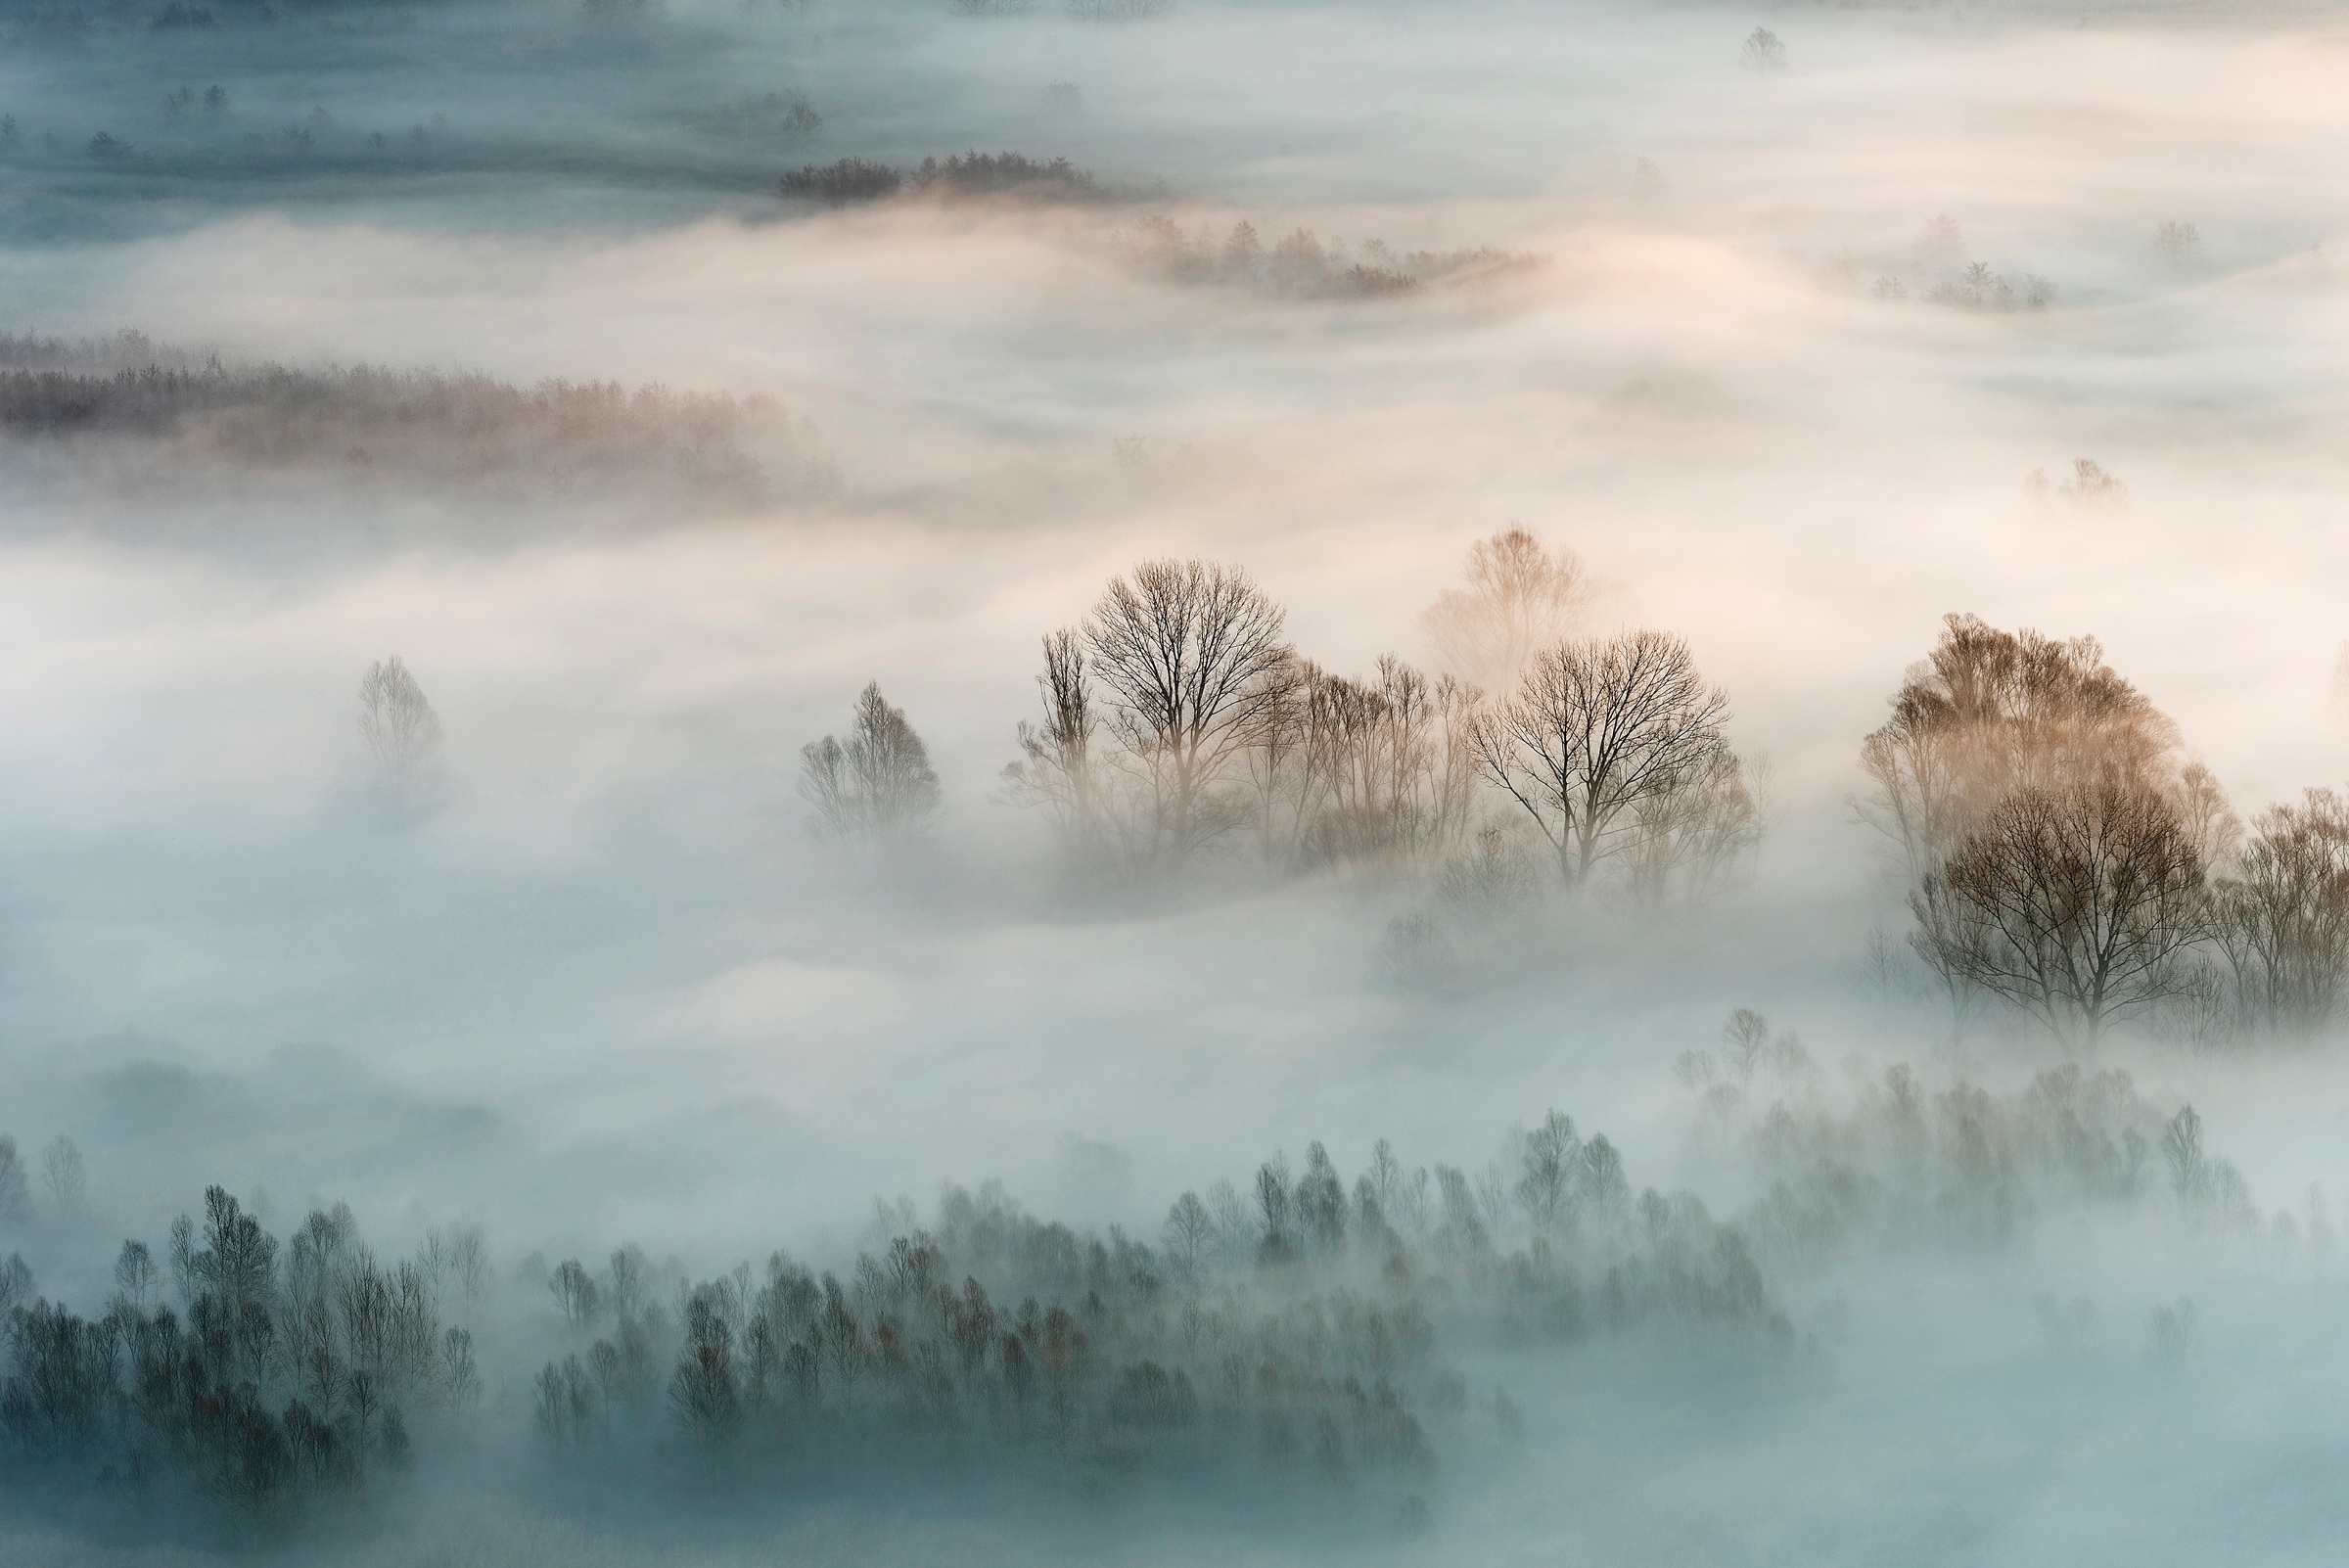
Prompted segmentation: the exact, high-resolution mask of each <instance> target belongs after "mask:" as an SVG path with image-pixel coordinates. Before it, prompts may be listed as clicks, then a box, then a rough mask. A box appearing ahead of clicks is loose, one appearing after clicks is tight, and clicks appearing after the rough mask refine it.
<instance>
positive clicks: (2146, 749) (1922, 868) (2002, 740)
mask: <svg viewBox="0 0 2349 1568" xmlns="http://www.w3.org/2000/svg"><path fill="white" fill-rule="evenodd" d="M2177 749H2178V731H2177V726H2176V725H2174V724H2172V723H2171V722H2170V720H2169V719H2168V718H2166V717H2164V716H2163V715H2161V714H2160V713H2159V712H2158V711H2157V710H2156V709H2155V708H2154V707H2153V705H2152V703H2151V702H2149V701H2147V700H2146V698H2145V697H2144V695H2143V694H2142V693H2141V692H2139V691H2138V690H2137V688H2136V687H2134V686H2132V685H2130V684H2129V682H2128V681H2126V680H2124V679H2122V678H2121V676H2120V675H2118V674H2116V673H2115V672H2114V671H2113V670H2112V669H2111V668H2110V667H2109V666H2107V665H2106V664H2105V663H2104V654H2103V650H2102V649H2101V648H2100V647H2099V646H2098V645H2097V643H2096V639H2095V638H2094V637H2075V638H2072V639H2071V640H2069V641H2063V642H2059V641H2057V640H2055V639H2054V638H2051V637H2046V636H2042V635H2041V634H2040V633H2038V632H2036V631H2031V630H2028V629H2026V630H2024V631H2022V632H2019V633H2016V632H2007V631H2001V630H1999V629H1998V628H1997V627H1995V626H1992V625H1989V624H1987V623H1984V622H1983V621H1982V620H1981V619H1980V618H1979V617H1976V616H1960V615H1952V616H1948V617H1945V618H1944V619H1943V623H1942V635H1941V641H1940V642H1939V643H1938V644H1937V645H1936V646H1935V647H1934V649H1933V652H1932V653H1931V655H1929V656H1928V657H1927V659H1926V660H1925V661H1924V663H1922V664H1920V665H1918V666H1916V667H1915V668H1913V669H1911V670H1910V671H1909V674H1908V677H1907V679H1906V680H1904V681H1903V682H1902V685H1901V689H1900V690H1899V691H1898V692H1896V693H1894V695H1893V699H1892V717H1891V719H1890V720H1889V721H1887V722H1886V723H1885V724H1884V725H1883V727H1881V728H1880V729H1878V730H1876V731H1875V732H1874V733H1873V734H1871V735H1869V736H1868V737H1867V739H1866V740H1865V742H1863V743H1862V746H1861V750H1860V764H1861V766H1862V768H1863V769H1864V770H1865V772H1866V773H1867V776H1868V778H1869V779H1870V780H1871V781H1872V782H1873V784H1874V785H1875V790H1874V793H1873V794H1872V795H1871V796H1870V797H1869V798H1868V799H1867V800H1865V801H1863V802H1861V803H1860V810H1861V815H1862V816H1863V818H1864V819H1865V820H1866V821H1868V822H1869V823H1871V824H1872V825H1874V826H1875V827H1877V828H1878V829H1879V830H1881V831H1882V832H1884V833H1885V834H1886V835H1888V836H1889V837H1891V838H1893V839H1895V840H1897V841H1898V842H1899V843H1900V845H1901V848H1902V851H1903V853H1904V854H1905V855H1906V857H1907V860H1908V864H1909V869H1910V874H1911V878H1912V879H1914V878H1919V877H1922V876H1923V875H1925V874H1926V873H1928V872H1931V871H1933V870H1934V869H1936V868H1937V867H1939V865H1940V864H1941V863H1942V861H1943V860H1945V859H1946V858H1948V856H1949V855H1950V854H1951V853H1953V852H1954V851H1955V850H1956V849H1957V845H1958V843H1959V842H1960V841H1961V840H1963V839H1964V838H1965V836H1966V835H1967V834H1968V833H1970V832H1972V831H1973V829H1974V828H1975V827H1976V826H1977V825H1978V824H1979V823H1980V822H1981V821H1982V820H1983V819H1984V818H1985V817H1986V816H1987V815H1988V813H1989V812H1990V811H1991V810H1992V809H1993V808H1994V807H1996V806H1997V805H1998V804H1999V803H2000V802H2001V801H2003V800H2004V799H2005V798H2006V796H2007V795H2009V794H2010V793H2012V792H2013V791H2015V790H2018V789H2022V788H2025V787H2029V786H2035V785H2036V786H2044V787H2052V786H2055V785H2058V784H2060V783H2062V782H2063V781H2065V780H2068V779H2073V778H2078V777H2081V776H2083V775H2085V774H2090V773H2096V772H2103V771H2108V770H2110V771H2117V772H2118V773H2119V774H2121V775H2122V776H2134V777H2149V776H2153V775H2155V774H2159V773H2162V772H2166V771H2168V770H2171V769H2172V768H2174V767H2175V765H2176V764H2175V758H2176V753H2177Z"/></svg>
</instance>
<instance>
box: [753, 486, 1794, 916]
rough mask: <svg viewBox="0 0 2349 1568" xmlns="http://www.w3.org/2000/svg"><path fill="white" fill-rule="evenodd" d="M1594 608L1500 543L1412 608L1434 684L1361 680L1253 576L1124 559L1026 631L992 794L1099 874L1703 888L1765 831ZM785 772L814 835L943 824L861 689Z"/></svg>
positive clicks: (1671, 688) (1697, 709) (1526, 554)
mask: <svg viewBox="0 0 2349 1568" xmlns="http://www.w3.org/2000/svg"><path fill="white" fill-rule="evenodd" d="M1588 599H1589V579H1588V576H1587V574H1586V573H1585V572H1584V570H1583V567H1582V565H1581V563H1580V562H1579V561H1577V560H1576V559H1575V558H1574V557H1573V556H1572V555H1570V554H1564V553H1557V554H1553V553H1552V552H1550V551H1549V550H1547V549H1545V548H1544V547H1543V545H1542V544H1541V542H1540V541H1539V540H1537V539H1536V538H1535V537H1534V536H1533V535H1532V534H1531V533H1528V532H1527V531H1526V530H1523V529H1520V528H1514V527H1512V528H1510V529H1507V530H1502V531H1501V532H1500V533H1497V534H1496V535H1494V536H1493V537H1492V538H1490V539H1486V540H1483V541H1480V542H1479V543H1478V544H1477V545H1476V546H1475V547H1474V549H1472V550H1471V551H1470V553H1469V558H1468V580H1467V584H1466V585H1465V586H1464V587H1462V588H1457V589H1451V590H1448V591H1446V592H1445V593H1444V594H1443V595H1442V596H1441V597H1440V598H1439V599H1438V600H1437V602H1436V604H1435V605H1434V606H1433V607H1432V608H1431V609H1430V610H1429V612H1428V613H1427V615H1426V616H1425V617H1424V618H1423V627H1424V629H1425V631H1426V633H1427V637H1428V641H1429V644H1430V646H1431V648H1432V649H1433V650H1434V652H1435V653H1436V655H1437V657H1438V658H1439V659H1440V660H1441V661H1442V662H1443V664H1444V665H1445V667H1446V669H1444V671H1443V672H1441V673H1437V674H1429V673H1426V672H1423V671H1421V670H1419V669H1415V668H1413V667H1411V666H1410V665H1408V664H1405V662H1404V661H1403V660H1402V659H1400V658H1399V657H1396V656H1394V655H1388V656H1386V657H1384V658H1382V659H1381V660H1380V661H1379V662H1378V666H1377V669H1376V671H1375V672H1374V673H1373V674H1372V675H1370V676H1369V677H1368V678H1364V679H1357V678H1353V677H1349V676H1345V675H1340V674H1336V673H1333V672H1331V671H1329V670H1326V669H1322V668H1321V667H1319V666H1318V665H1316V664H1314V663H1313V661H1311V660H1309V659H1306V658H1304V657H1303V656H1301V655H1300V654H1299V653H1298V652H1297V650H1296V649H1295V648H1294V647H1293V646H1291V644H1290V643H1289V642H1288V641H1287V639H1286V637H1285V635H1284V626H1285V623H1286V613H1285V612H1284V611H1283V610H1282V609H1281V607H1280V606H1279V605H1278V604H1276V603H1274V602H1273V600H1272V599H1271V598H1270V597H1269V596H1268V595H1267V594H1266V593H1265V591H1264V590H1263V589H1262V588H1260V587H1259V586H1258V585H1257V584H1256V582H1255V581H1254V579H1253V578H1251V577H1250V576H1249V575H1248V574H1247V573H1246V572H1245V571H1243V570H1241V569H1239V568H1237V567H1230V566H1223V565H1218V564H1214V563H1209V562H1203V561H1195V560H1163V561H1149V562H1144V563H1143V564H1141V565H1140V566H1137V567H1136V568H1134V569H1133V571H1132V572H1131V573H1129V574H1128V575H1126V576H1119V577H1116V578H1114V579H1112V580H1111V582H1110V584H1109V586H1108V588H1107V589H1106V590H1105V591H1104V592H1103V594H1102V596H1101V598H1100V600H1099V602H1098V603H1097V604H1096V605H1095V606H1094V607H1093V611H1092V613H1091V615H1089V616H1088V617H1087V618H1086V619H1085V620H1084V621H1083V622H1082V623H1079V624H1077V625H1074V626H1068V627H1064V628H1062V629H1061V630H1058V631H1055V632H1053V633H1051V634H1050V635H1049V636H1047V637H1045V638H1044V639H1043V666H1044V668H1043V670H1042V673H1041V674H1039V675H1038V676H1037V679H1036V687H1037V690H1038V693H1039V694H1040V696H1041V698H1042V708H1043V712H1042V716H1041V721H1040V722H1036V723H1023V724H1022V725H1021V726H1020V728H1019V745H1020V752H1021V756H1020V758H1019V759H1018V760H1017V761H1013V762H1012V763H1010V764H1009V765H1008V766H1007V767H1005V768H1004V770H1003V773H1002V783H1001V788H1000V791H999V793H998V797H997V798H998V799H999V800H1001V801H1004V802H1006V803H1008V804H1011V805H1014V806H1018V807H1028V808H1032V809H1035V810H1036V811H1038V812H1040V813H1041V814H1042V815H1043V816H1044V817H1045V819H1046V820H1047V822H1048V823H1049V826H1050V829H1051V831H1052V833H1053V835H1054V837H1055V840H1056V841H1057V843H1058V846H1059V849H1060V851H1061V853H1062V855H1063V858H1064V860H1065V862H1066V864H1067V865H1068V866H1069V867H1070V868H1071V869H1072V870H1074V871H1077V872H1079V873H1081V874H1084V875H1089V876H1098V877H1102V878H1106V879H1109V880H1113V881H1127V882H1140V881H1146V880H1150V879H1154V878H1162V877H1167V876H1171V875H1174V874H1176V873H1179V872H1180V871H1181V870H1183V869H1184V868H1185V867H1187V866H1190V865H1194V864H1196V863H1198V862H1201V861H1204V860H1208V859H1212V858H1216V857H1220V856H1244V857H1247V858H1250V859H1253V860H1255V861H1257V862H1258V863H1260V864H1261V865H1263V866H1265V867H1267V869H1270V870H1272V871H1275V872H1278V873H1284V874H1293V873H1299V872H1305V871H1310V870H1315V869H1319V868H1326V867H1346V868H1352V869H1357V870H1367V871H1396V870H1401V871H1409V872H1416V873H1420V874H1424V875H1425V876H1427V877H1428V878H1429V879H1430V880H1431V881H1432V883H1433V885H1434V886H1435V888H1436V890H1437V892H1438V895H1439V897H1440V898H1441V899H1442V900H1443V903H1444V905H1445V907H1446V910H1447V912H1448V913H1449V914H1451V915H1452V916H1455V917H1457V918H1460V919H1464V920H1470V921H1473V920H1477V919H1483V918H1487V917H1489V916H1492V915H1495V914H1497V913H1500V912H1503V911H1505V910H1506V909H1507V908H1510V907H1513V906H1514V905H1515V904H1516V903H1517V902H1518V901H1520V900H1521V899H1524V898H1525V897H1527V896H1529V895H1530V894H1531V893H1532V892H1533V891H1534V889H1535V887H1536V886H1537V884H1538V881H1539V874H1538V872H1537V871H1536V869H1535V868H1536V866H1537V864H1543V863H1545V864H1546V865H1547V866H1548V867H1549V868H1550V870H1551V871H1552V873H1553V874H1554V875H1553V877H1552V880H1553V881H1554V882H1555V883H1556V884H1557V885H1559V886H1561V887H1564V888H1567V889H1585V888H1589V887H1591V886H1593V885H1595V884H1597V883H1599V882H1600V881H1602V880H1604V881H1605V882H1606V883H1607V884H1608V885H1609V886H1610V887H1612V888H1615V889H1620V890H1622V891H1625V892H1628V893H1630V894H1632V895H1633V896H1635V897H1638V898H1642V899H1662V898H1664V897H1665V896H1666V895H1667V894H1670V893H1675V892H1687V893H1702V892H1705V891H1708V890H1710V889H1712V888H1713V887H1715V886H1717V885H1718V884H1719V883H1720V882H1721V881H1722V880H1723V878H1724V877H1725V876H1726V875H1727V874H1728V873H1729V872H1730V871H1731V870H1732V869H1733V868H1734V867H1736V866H1737V865H1739V864H1740V863H1742V861H1743V860H1744V859H1745V857H1746V856H1747V855H1748V854H1749V853H1751V852H1752V850H1753V849H1754V848H1755V846H1756V845H1757V844H1758V842H1759V840H1760V835H1761V819H1760V806H1759V800H1758V786H1757V782H1756V779H1755V776H1754V774H1753V771H1752V770H1751V769H1750V768H1749V767H1748V765H1747V764H1746V763H1745V761H1743V760H1742V759H1740V758H1739V757H1738V756H1737V754H1736V753H1735V752H1734V751H1733V750H1732V749H1731V748H1730V746H1729V744H1728V741H1727V718H1728V703H1727V697H1726V696H1725V695H1724V694H1723V693H1722V692H1721V691H1720V690H1719V689H1718V688H1716V687H1713V686H1709V685H1707V684H1706V683H1705V682H1704V681H1703V679H1702V678H1701V677H1700V676H1699V675H1698V673H1697V670H1696V668H1695V662H1694V658H1693V656H1692V655H1691V653H1690V651H1689V649H1688V647H1687V645H1686V644H1685V643H1683V642H1681V640H1680V639H1679V638H1677V637H1673V636H1669V635H1666V634H1664V633H1661V632H1654V631H1629V632H1622V633H1618V634H1616V635H1613V636H1601V637H1583V636H1577V635H1575V632H1576V631H1578V630H1579V629H1580V628H1579V624H1578V623H1579V620H1580V618H1581V616H1582V613H1583V611H1584V608H1585V606H1586V604H1587V602H1588ZM1482 681H1490V682H1492V683H1493V685H1494V687H1496V688H1497V690H1495V691H1494V693H1493V694H1492V695H1487V688H1486V687H1485V686H1484V685H1482V684H1480V682H1482ZM801 756H802V770H801V781H800V789H801V793H802V795H803V796H804V797H805V798H806V799H807V800H808V801H809V802H810V803H811V804H812V805H813V806H814V807H816V816H815V818H814V825H815V826H816V827H817V828H818V829H819V830H821V831H823V832H825V833H827V834H829V835H831V836H834V837H836V838H839V839H842V840H845V841H849V842H852V843H858V844H872V843H876V842H887V841H889V840H891V839H894V838H898V837H901V836H903V835H905V834H908V833H911V832H916V831H918V830H920V829H921V828H923V827H925V826H926V825H927V824H928V823H929V822H930V821H931V820H932V819H933V818H934V817H935V815H936V813H937V811H938V807H939V789H938V779H937V775H936V774H935V772H934V771H933V770H932V768H931V766H930V762H929V758H928V753H927V751H926V749H925V748H924V746H923V744H922V741H921V739H920V737H919V736H918V735H917V734H916V733H915V732H914V730H913V728H912V726H911V725H910V724H909V723H908V722H907V721H906V719H905V716H904V715H903V714H902V713H900V712H899V711H898V710H897V709H895V708H892V707H891V706H890V705H889V704H888V703H887V701H886V700H884V698H883V697H882V695H881V692H880V690H879V688H878V686H868V687H867V688H866V689H865V692H864V695H863V697H862V698H861V699H860V701H859V703H858V707H857V711H856V721H855V727H854V729H853V730H852V734H851V736H850V738H849V739H848V740H847V741H845V742H844V741H841V740H838V739H835V738H833V737H826V738H825V739H823V740H821V741H818V742H816V743H814V744H812V745H809V746H807V747H806V748H805V749H804V750H803V752H802V754H801Z"/></svg>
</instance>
